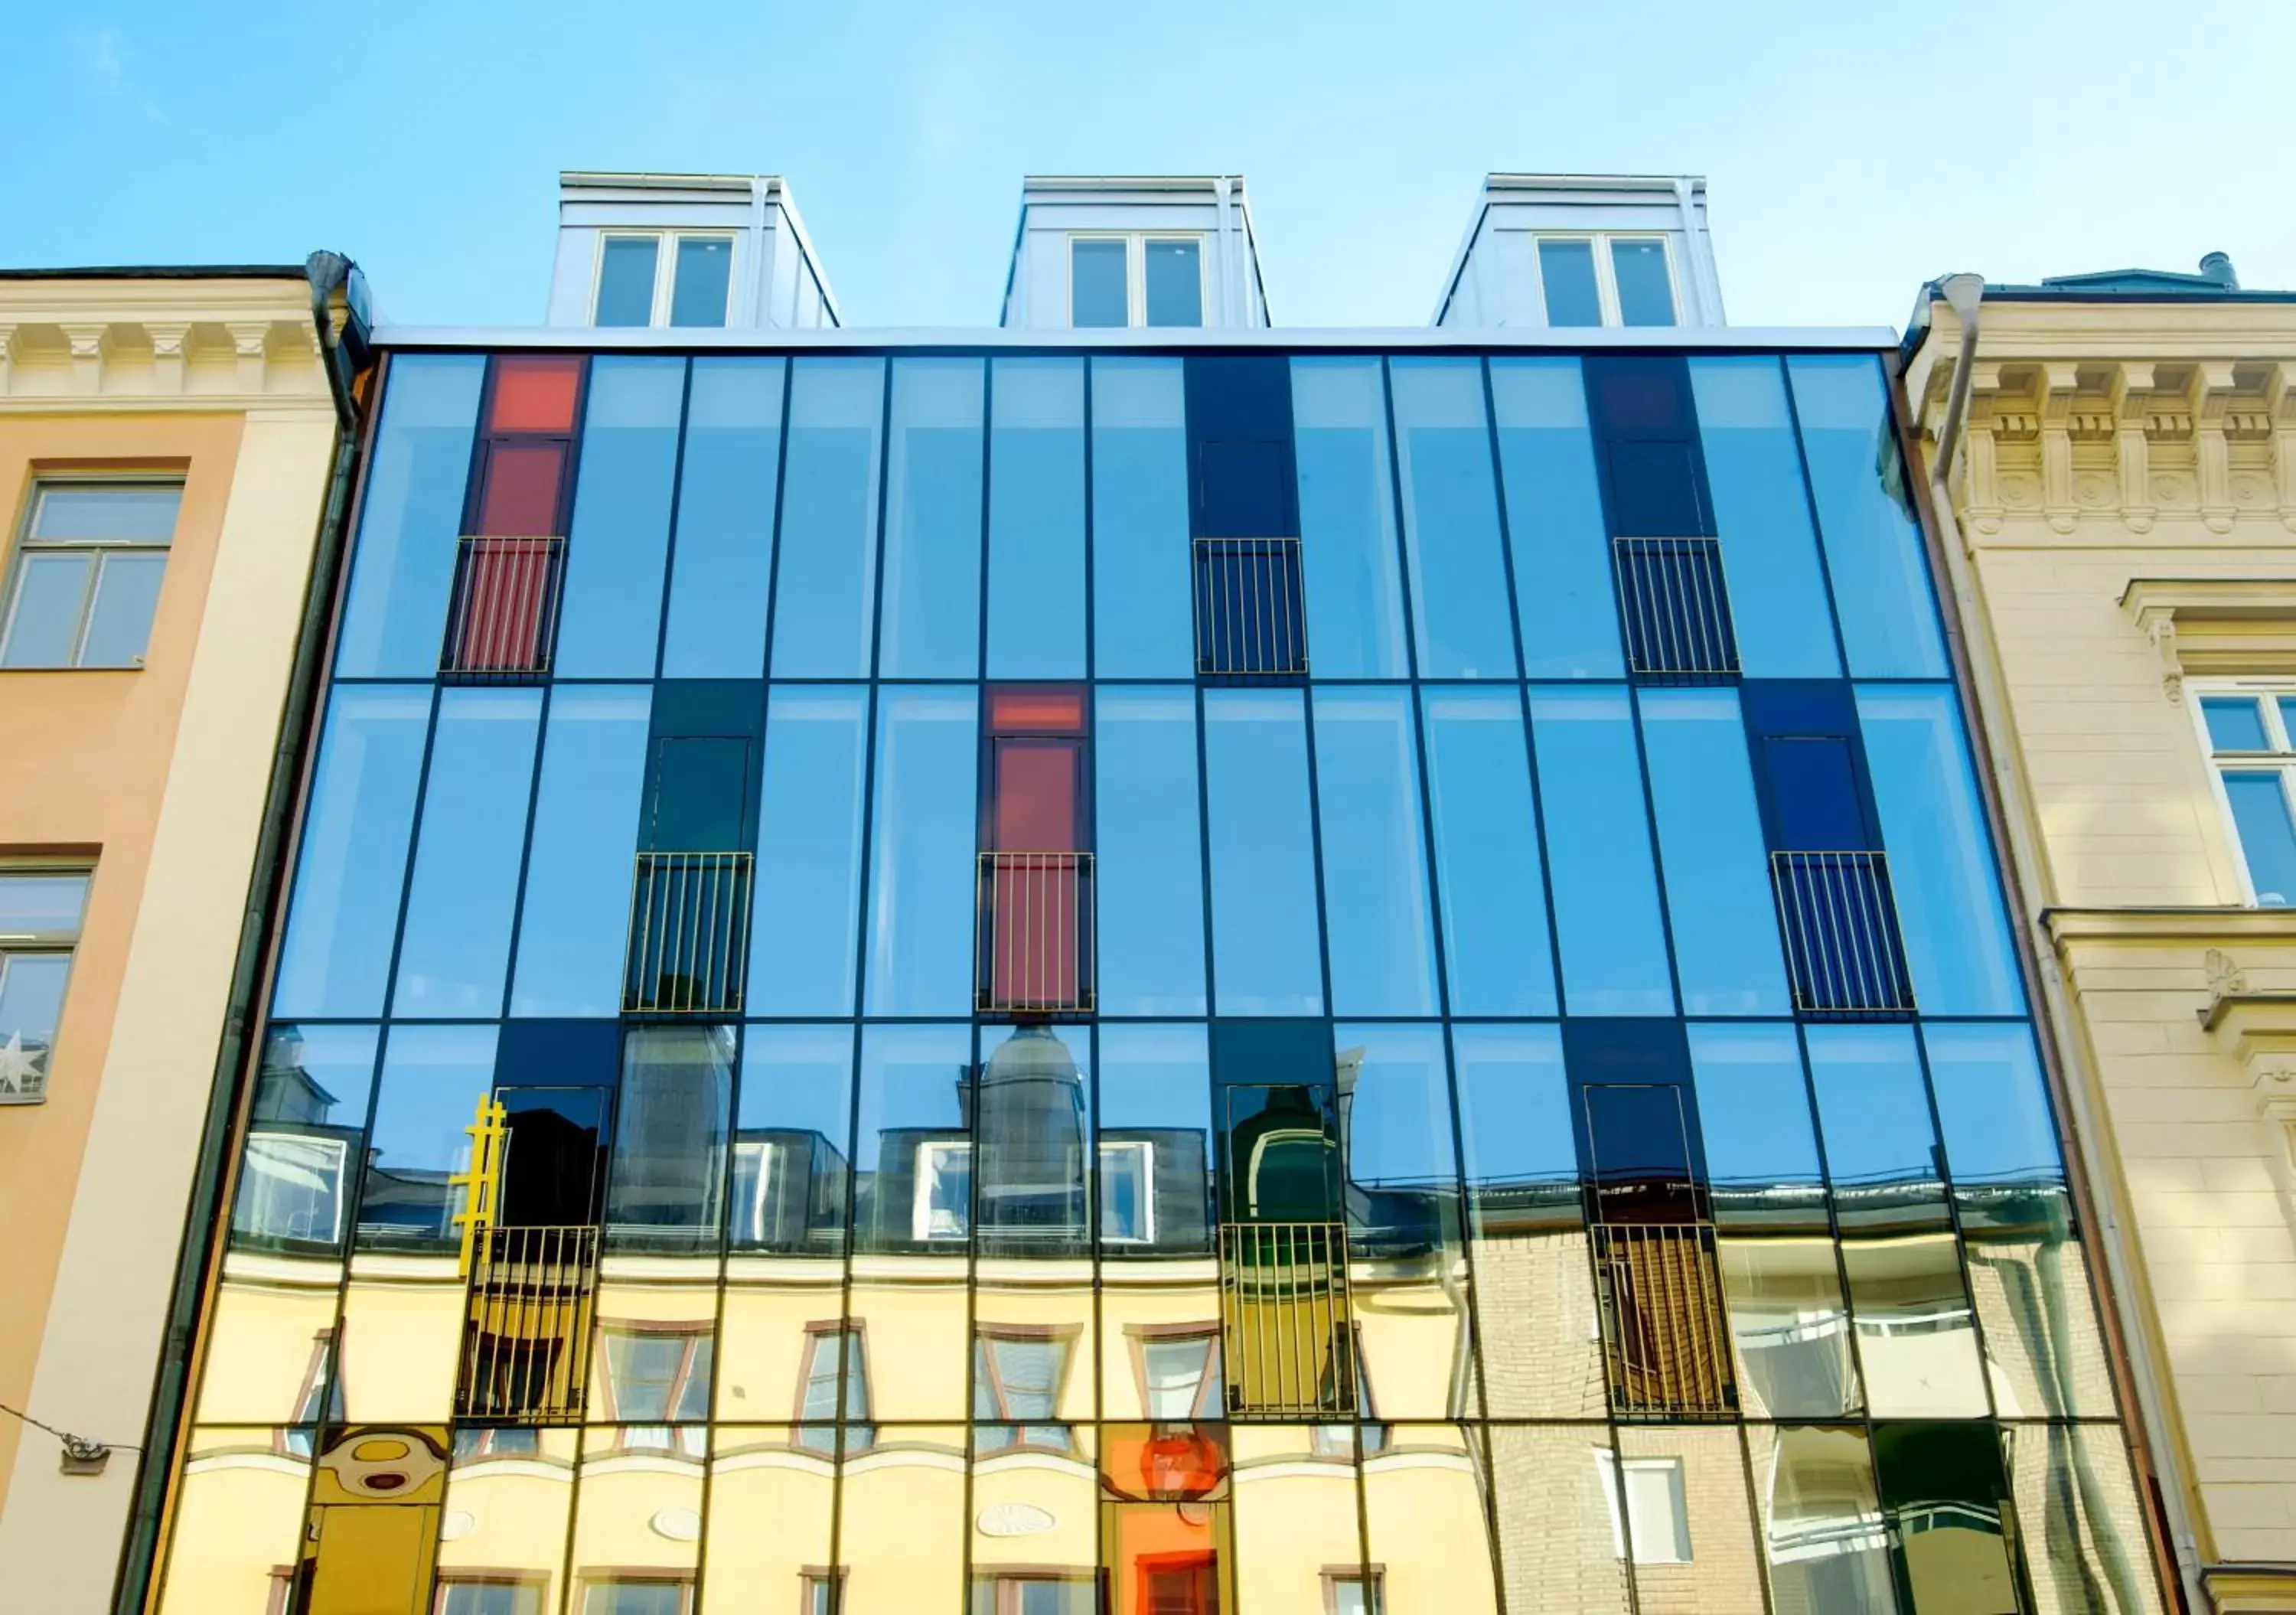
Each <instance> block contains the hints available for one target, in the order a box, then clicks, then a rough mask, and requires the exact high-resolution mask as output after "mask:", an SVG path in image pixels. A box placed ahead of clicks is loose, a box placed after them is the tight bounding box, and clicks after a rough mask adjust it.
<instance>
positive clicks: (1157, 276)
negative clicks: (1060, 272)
mask: <svg viewBox="0 0 2296 1615" xmlns="http://www.w3.org/2000/svg"><path fill="white" fill-rule="evenodd" d="M1203 323H1204V243H1203V238H1202V237H1201V236H1200V235H1152V234H1144V233H1136V234H1098V233H1095V234H1090V235H1071V236H1070V237H1069V324H1070V325H1071V326H1073V327H1075V328H1076V329H1078V330H1095V329H1117V328H1120V327H1123V326H1128V325H1146V326H1161V327H1197V326H1201V325H1202V324H1203Z"/></svg>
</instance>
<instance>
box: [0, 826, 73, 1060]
mask: <svg viewBox="0 0 2296 1615" xmlns="http://www.w3.org/2000/svg"><path fill="white" fill-rule="evenodd" d="M87 882H88V875H87V873H86V871H85V870H76V869H18V870H8V871H0V939H4V940H0V1040H4V1041H0V1104H37V1103H40V1102H41V1101H42V1100H44V1099H45V1098H46V1097H47V1094H48V1058H49V1054H50V1053H51V1052H52V1051H53V1049H54V1047H55V1042H56V1027H57V1024H58V1023H59V1022H60V1021H61V1020H62V1019H63V1007H64V984H65V982H66V981H67V980H69V979H70V975H71V962H72V950H73V948H74V947H76V946H77V945H78V941H79V929H80V917H81V915H82V914H85V913H86V908H87Z"/></svg>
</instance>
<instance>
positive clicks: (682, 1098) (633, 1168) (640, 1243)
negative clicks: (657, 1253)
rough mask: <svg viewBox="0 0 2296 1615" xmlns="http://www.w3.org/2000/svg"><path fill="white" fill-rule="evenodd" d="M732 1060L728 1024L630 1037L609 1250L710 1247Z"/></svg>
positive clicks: (719, 1200)
mask: <svg viewBox="0 0 2296 1615" xmlns="http://www.w3.org/2000/svg"><path fill="white" fill-rule="evenodd" d="M733 1063H734V1032H733V1029H732V1028H730V1027H722V1026H713V1027H699V1026H676V1027H649V1028H640V1029H632V1030H631V1031H630V1033H629V1034H628V1038H627V1043H626V1044H625V1045H624V1048H623V1053H622V1080H621V1092H620V1094H619V1096H618V1097H617V1099H616V1102H615V1107H614V1109H615V1116H614V1144H613V1160H612V1163H611V1170H610V1175H609V1176H608V1179H607V1193H606V1242H607V1246H608V1248H609V1249H618V1250H662V1251H700V1250H714V1249H715V1248H716V1245H717V1228H718V1221H719V1217H720V1214H721V1212H722V1210H723V1209H724V1203H725V1193H726V1121H727V1112H728V1111H729V1110H730V1109H731V1097H732V1086H733Z"/></svg>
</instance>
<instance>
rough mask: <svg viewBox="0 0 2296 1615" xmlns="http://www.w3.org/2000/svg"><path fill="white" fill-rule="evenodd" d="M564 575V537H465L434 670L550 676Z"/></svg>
mask: <svg viewBox="0 0 2296 1615" xmlns="http://www.w3.org/2000/svg"><path fill="white" fill-rule="evenodd" d="M565 578H566V540H565V539H563V538H515V537H511V538H497V537H482V536H469V537H464V538H463V541H462V543H461V545H460V546H459V547H458V549H457V551H456V553H455V594H454V603H453V604H452V606H451V607H450V608H449V609H448V611H447V644H446V646H445V649H444V650H443V652H441V653H440V656H439V672H440V673H441V674H442V675H445V676H448V677H459V678H465V679H501V680H518V679H532V678H538V677H540V676H543V675H545V674H547V673H548V672H549V671H550V659H551V651H552V649H553V645H554V644H555V643H556V641H557V638H558V596H559V593H560V591H561V589H562V587H563V586H564V583H565Z"/></svg>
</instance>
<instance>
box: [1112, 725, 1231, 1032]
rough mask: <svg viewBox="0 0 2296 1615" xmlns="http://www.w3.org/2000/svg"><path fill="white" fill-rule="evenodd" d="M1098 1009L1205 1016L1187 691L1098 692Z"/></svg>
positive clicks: (1192, 732) (1199, 852)
mask: <svg viewBox="0 0 2296 1615" xmlns="http://www.w3.org/2000/svg"><path fill="white" fill-rule="evenodd" d="M1094 717H1095V726H1094V746H1093V757H1094V763H1095V779H1094V803H1095V809H1094V810H1095V816H1096V822H1095V825H1094V833H1095V840H1096V841H1097V843H1098V856H1097V857H1096V858H1095V873H1094V879H1095V882H1096V883H1097V900H1098V904H1099V930H1098V935H1097V939H1096V945H1097V947H1098V952H1099V970H1100V1008H1101V1012H1102V1013H1103V1014H1107V1015H1201V1014H1202V1013H1203V1012H1204V1007H1205V1006H1204V900H1203V863H1202V857H1203V837H1202V835H1201V832H1200V831H1199V829H1198V825H1197V819H1198V809H1197V798H1196V696H1195V691H1194V690H1193V688H1190V687H1186V686H1172V687H1168V688H1162V689H1156V688H1134V689H1112V688H1105V687H1104V688H1103V689H1102V690H1101V691H1100V692H1099V693H1098V700H1097V702H1096V704H1095V709H1094Z"/></svg>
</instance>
